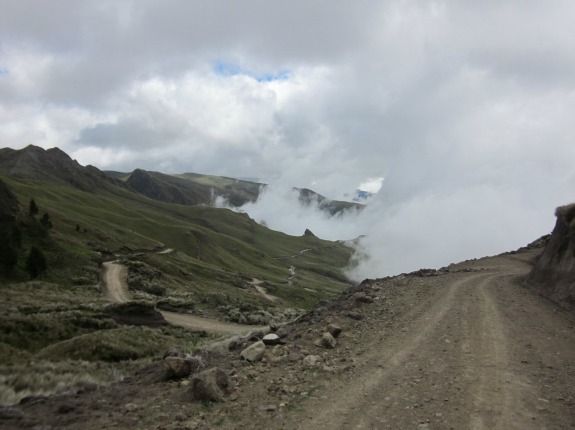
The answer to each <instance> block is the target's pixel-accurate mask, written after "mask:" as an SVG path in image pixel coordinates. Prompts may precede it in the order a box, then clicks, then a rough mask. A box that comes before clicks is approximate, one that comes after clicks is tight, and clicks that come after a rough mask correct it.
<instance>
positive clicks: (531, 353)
mask: <svg viewBox="0 0 575 430" xmlns="http://www.w3.org/2000/svg"><path fill="white" fill-rule="evenodd" d="M504 261H505V264H503V265H498V266H491V267H489V266H488V267H486V270H483V271H481V272H479V273H473V274H468V275H466V276H464V277H461V278H459V279H456V280H453V281H451V282H450V283H448V284H447V285H445V286H442V287H441V288H438V292H437V293H436V295H435V296H434V297H433V298H432V300H430V301H429V302H423V303H420V304H419V305H417V306H414V307H413V308H412V309H411V310H410V311H409V312H407V313H406V314H405V315H404V316H403V318H402V321H403V323H402V325H403V327H402V328H401V329H400V330H399V331H397V332H393V333H386V332H385V331H384V330H383V329H382V330H381V335H379V336H378V334H377V331H378V330H377V327H376V326H374V327H373V335H374V337H373V343H371V344H370V349H369V352H368V353H367V354H365V355H364V356H363V358H362V363H361V365H360V366H358V372H357V374H356V375H354V377H353V380H350V381H336V382H334V383H333V384H328V385H327V386H326V387H325V388H326V389H325V390H322V394H321V395H320V394H318V399H316V400H314V401H311V402H310V403H309V404H308V407H306V408H305V409H304V411H303V413H302V414H301V415H298V416H297V418H295V419H290V420H288V421H289V424H287V425H286V426H285V428H298V429H411V428H413V429H473V430H482V429H502V430H507V429H541V428H549V429H566V428H575V412H574V411H575V406H573V405H572V404H570V402H571V400H569V399H570V397H569V396H568V395H565V393H572V389H571V387H570V385H569V381H570V382H571V383H573V382H575V374H574V373H573V370H574V367H573V364H572V363H574V361H575V334H574V333H573V330H572V326H571V327H570V326H569V324H570V323H569V321H568V320H565V319H563V318H562V315H558V314H556V313H555V312H553V311H552V308H551V307H550V306H549V304H548V303H545V302H544V301H541V299H539V298H538V297H534V296H533V295H532V294H530V293H529V292H528V291H526V290H524V289H522V288H521V287H520V286H518V285H517V284H516V282H515V281H516V279H517V276H518V275H519V274H524V273H526V272H527V270H528V269H529V267H528V266H526V265H525V264H524V263H522V262H521V261H514V260H513V259H511V258H509V259H506V260H504ZM499 263H501V261H500V262H499ZM375 324H377V323H375ZM375 324H374V325H375ZM570 328H571V330H570ZM565 335H567V337H565ZM550 363H552V365H551V364H550ZM554 366H557V369H563V370H560V371H559V374H561V373H563V375H565V377H566V379H563V380H561V378H557V376H556V373H557V371H556V368H555V367H554ZM551 370H555V371H554V372H551ZM551 374H553V375H555V376H551Z"/></svg>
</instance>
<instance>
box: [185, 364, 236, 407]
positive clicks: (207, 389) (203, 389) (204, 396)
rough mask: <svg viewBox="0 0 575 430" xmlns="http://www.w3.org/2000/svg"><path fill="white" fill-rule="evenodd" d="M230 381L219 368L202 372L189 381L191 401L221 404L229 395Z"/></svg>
mask: <svg viewBox="0 0 575 430" xmlns="http://www.w3.org/2000/svg"><path fill="white" fill-rule="evenodd" d="M229 388H230V379H229V377H228V375H227V374H226V372H224V371H223V370H222V369H220V368H219V367H213V368H211V369H209V370H204V371H203V372H201V373H198V374H197V375H195V376H194V377H193V378H192V380H191V381H190V388H189V394H190V396H191V398H192V400H199V401H208V402H221V401H222V400H223V399H224V396H225V395H226V394H228V393H229Z"/></svg>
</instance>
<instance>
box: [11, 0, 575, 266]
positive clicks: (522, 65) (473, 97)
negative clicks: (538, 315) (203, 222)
mask: <svg viewBox="0 0 575 430" xmlns="http://www.w3.org/2000/svg"><path fill="white" fill-rule="evenodd" d="M0 7H1V10H2V14H0V41H1V43H0V123H2V127H1V128H0V142H1V144H2V146H11V147H15V148H18V147H23V146H25V145H28V144H36V145H40V146H44V147H50V146H59V147H61V148H62V149H64V150H66V151H68V152H70V153H72V154H73V155H74V156H75V157H77V158H78V159H79V161H81V162H83V163H90V164H95V165H97V166H99V167H101V168H107V169H115V170H131V169H133V168H136V167H141V168H148V169H153V170H164V171H168V172H182V171H197V172H203V173H212V174H223V175H227V176H236V177H257V178H261V179H262V180H264V181H267V182H273V183H280V184H289V186H299V187H309V188H312V189H314V190H316V191H318V192H320V193H322V194H325V195H327V196H329V197H332V198H341V197H342V196H343V195H345V194H346V193H348V192H349V191H350V190H353V189H354V188H355V187H356V186H357V184H361V183H364V182H365V181H369V180H370V179H369V178H381V177H383V178H385V181H384V182H383V186H382V189H381V191H380V192H379V194H378V196H377V197H376V198H375V199H374V200H373V201H371V203H370V207H369V208H368V209H367V210H366V211H364V212H363V213H362V214H361V215H359V216H358V217H357V218H356V219H355V220H354V221H347V223H342V222H338V221H337V220H326V219H324V218H323V217H322V216H318V215H317V214H314V213H313V212H311V213H306V212H305V211H304V212H302V213H300V210H299V209H296V207H297V206H296V207H291V206H288V205H287V204H288V203H289V202H290V199H291V197H290V196H289V195H288V196H287V197H285V198H281V199H280V197H281V194H280V195H278V196H272V195H269V194H268V195H266V196H264V199H263V200H262V201H261V202H260V203H259V204H258V205H256V206H257V207H254V208H251V209H250V210H251V211H252V212H253V214H254V216H255V217H256V218H257V217H261V218H264V215H265V217H267V218H268V220H267V222H268V224H269V225H270V226H276V228H279V229H283V230H285V231H288V232H292V233H298V234H301V232H302V231H303V230H304V229H305V228H306V227H309V228H310V229H311V230H312V231H314V232H317V234H318V235H320V236H324V237H329V238H336V237H337V238H344V239H345V238H349V237H350V236H351V235H352V233H353V234H356V233H357V234H366V235H367V237H366V238H365V240H364V241H363V246H364V247H365V250H367V251H368V252H369V255H370V256H371V259H370V260H368V261H366V262H363V263H362V264H361V265H360V266H359V268H358V269H357V271H356V276H357V277H361V276H376V275H380V274H386V273H394V272H397V271H403V270H411V269H415V268H417V267H419V266H437V265H442V264H446V263H449V262H450V261H452V260H458V259H461V258H466V257H471V256H480V255H483V254H486V253H494V252H499V251H502V250H505V249H511V248H514V247H517V246H520V245H522V244H524V243H526V242H528V241H530V240H532V239H534V238H535V237H537V236H538V235H541V234H543V233H546V232H548V231H549V230H550V228H551V226H552V223H553V208H554V207H555V206H557V205H560V204H563V203H567V202H569V201H572V200H574V199H575V195H574V190H575V173H574V169H573V164H574V161H575V144H574V142H573V141H574V139H575V122H574V121H573V112H575V50H573V49H572V47H573V30H572V28H573V26H572V23H573V22H574V21H575V3H573V2H572V1H570V0H558V1H554V2H551V3H550V2H539V1H508V2H476V1H471V0H469V1H447V0H444V1H440V0H438V1H417V0H409V1H404V0H401V1H400V0H397V1H396V0H390V1H383V2H377V4H374V2H371V1H355V2H343V1H342V2H339V1H335V2H334V1H331V0H329V1H328V0H321V1H317V2H311V3H310V2H307V1H299V0H298V1H293V2H282V3H278V2H265V3H262V2H260V1H256V0H254V1H250V0H247V1H244V2H241V3H239V2H238V3H237V4H236V3H234V2H232V3H230V2H218V1H213V2H204V1H199V0H198V1H184V0H168V1H162V2H158V1H151V0H143V1H138V2H134V1H128V0H126V1H122V0H117V1H102V2H93V1H81V0H54V1H50V2H34V1H31V0H19V1H17V2H16V1H8V0H0ZM274 199H280V201H274ZM292 200H293V199H292ZM284 203H285V205H284ZM279 208H283V209H282V210H280V209H279ZM290 208H291V209H290ZM339 221H341V220H339Z"/></svg>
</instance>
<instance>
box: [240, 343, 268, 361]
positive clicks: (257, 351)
mask: <svg viewBox="0 0 575 430" xmlns="http://www.w3.org/2000/svg"><path fill="white" fill-rule="evenodd" d="M265 352H266V345H265V344H264V343H263V342H262V341H261V340H260V341H258V342H255V343H253V344H251V345H250V346H248V347H247V348H246V349H244V350H243V351H242V352H241V353H240V356H241V357H242V358H243V359H244V360H247V361H249V362H251V363H253V362H256V361H260V360H261V359H262V358H263V356H264V354H265Z"/></svg>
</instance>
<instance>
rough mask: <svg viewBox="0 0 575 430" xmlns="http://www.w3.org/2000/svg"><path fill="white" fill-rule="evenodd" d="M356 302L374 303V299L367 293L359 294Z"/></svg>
mask: <svg viewBox="0 0 575 430" xmlns="http://www.w3.org/2000/svg"><path fill="white" fill-rule="evenodd" d="M355 301H356V302H357V303H373V297H371V296H368V295H367V294H365V293H357V294H356V295H355Z"/></svg>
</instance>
